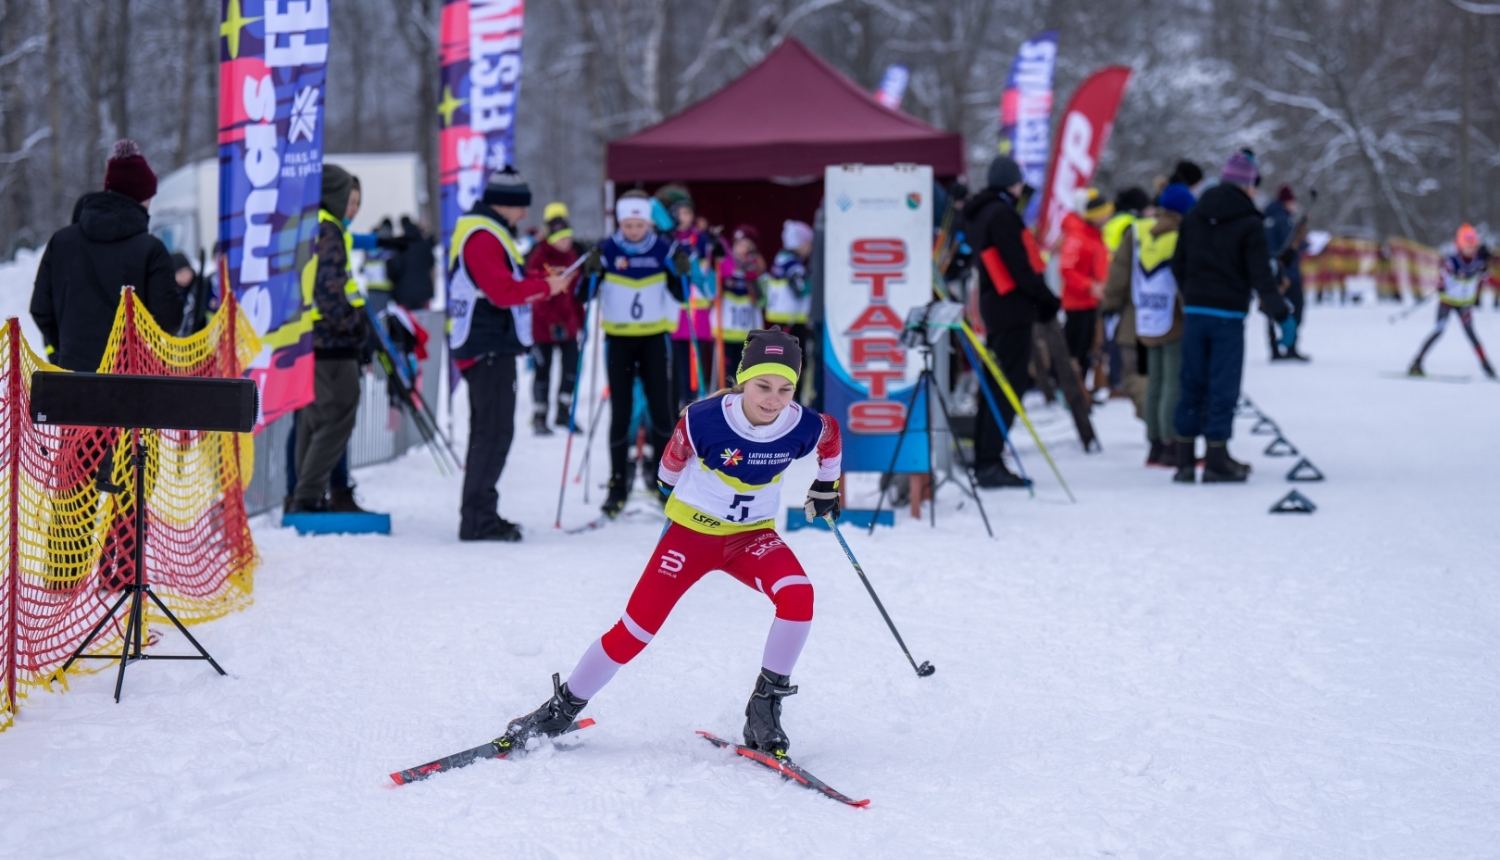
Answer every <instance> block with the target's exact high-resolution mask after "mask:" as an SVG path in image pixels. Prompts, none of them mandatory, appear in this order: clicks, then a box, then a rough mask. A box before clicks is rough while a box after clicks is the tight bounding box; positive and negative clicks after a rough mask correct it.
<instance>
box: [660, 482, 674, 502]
mask: <svg viewBox="0 0 1500 860" xmlns="http://www.w3.org/2000/svg"><path fill="white" fill-rule="evenodd" d="M656 489H657V491H658V492H660V493H661V503H662V504H666V503H667V499H670V498H672V491H673V490H675V489H676V487H673V486H672V485H671V484H669V483H667V482H666V481H663V480H662V479H661V478H657V479H656Z"/></svg>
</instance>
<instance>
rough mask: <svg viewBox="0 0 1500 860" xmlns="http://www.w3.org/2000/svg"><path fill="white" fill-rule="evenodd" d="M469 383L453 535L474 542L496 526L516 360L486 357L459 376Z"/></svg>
mask: <svg viewBox="0 0 1500 860" xmlns="http://www.w3.org/2000/svg"><path fill="white" fill-rule="evenodd" d="M464 381H465V382H467V383H468V384H469V450H468V452H467V453H466V454H465V456H464V489H463V502H462V505H461V507H460V508H459V514H460V519H459V525H458V535H459V537H461V538H468V539H472V538H478V537H482V536H483V535H485V534H486V533H488V532H490V531H493V530H494V529H496V528H498V527H499V526H500V490H499V487H498V485H499V483H500V474H501V473H502V472H504V471H505V458H506V457H508V456H510V443H511V441H512V440H514V439H515V436H516V357H515V356H514V355H498V354H495V353H491V354H489V355H486V356H484V357H483V358H480V359H479V360H478V361H476V362H475V363H474V364H473V365H471V366H470V367H469V368H468V369H467V370H465V371H464Z"/></svg>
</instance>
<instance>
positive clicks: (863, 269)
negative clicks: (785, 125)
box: [822, 165, 932, 472]
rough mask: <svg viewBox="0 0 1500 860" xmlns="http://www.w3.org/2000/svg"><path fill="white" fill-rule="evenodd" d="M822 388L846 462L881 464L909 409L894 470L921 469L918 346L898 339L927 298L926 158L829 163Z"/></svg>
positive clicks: (852, 467)
mask: <svg viewBox="0 0 1500 860" xmlns="http://www.w3.org/2000/svg"><path fill="white" fill-rule="evenodd" d="M823 187H824V200H825V201H826V203H825V207H824V209H825V211H826V213H827V216H826V217H827V222H826V227H825V229H824V242H823V247H824V255H823V260H824V263H823V266H824V268H823V274H824V280H823V283H824V294H823V338H822V344H823V391H824V405H825V407H826V409H827V411H828V414H830V415H832V416H833V417H834V418H836V419H838V422H839V424H840V425H841V426H842V427H843V429H844V469H845V470H847V471H850V472H884V471H885V470H886V469H887V468H889V467H890V465H891V455H892V454H893V453H894V452H895V448H896V437H897V436H898V435H899V434H900V433H901V425H902V424H903V423H904V422H905V421H906V417H907V412H908V410H910V411H911V425H910V427H909V428H908V430H907V435H906V440H905V441H904V442H902V443H901V459H900V461H899V462H897V464H896V471H898V472H927V471H928V469H929V461H928V451H927V407H926V403H925V399H926V398H925V396H924V398H923V399H922V400H919V401H917V402H915V403H913V402H912V400H913V397H912V395H913V393H914V391H915V388H916V383H917V378H918V376H919V375H920V374H921V372H922V360H921V356H919V355H917V354H914V353H908V352H907V350H906V349H904V348H903V347H902V346H901V345H900V337H901V330H902V327H903V325H904V323H905V319H906V314H907V312H908V311H910V310H911V309H912V308H916V307H921V306H923V305H925V304H927V303H928V302H929V301H931V299H932V168H931V167H928V166H926V165H899V166H894V167H872V166H868V165H846V166H840V167H829V168H827V170H826V172H825V174H824V186H823Z"/></svg>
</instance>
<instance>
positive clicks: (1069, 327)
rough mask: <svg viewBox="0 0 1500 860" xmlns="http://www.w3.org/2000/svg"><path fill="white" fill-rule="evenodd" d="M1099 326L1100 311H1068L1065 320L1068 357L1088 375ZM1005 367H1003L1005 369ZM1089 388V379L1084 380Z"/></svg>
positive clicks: (1085, 386)
mask: <svg viewBox="0 0 1500 860" xmlns="http://www.w3.org/2000/svg"><path fill="white" fill-rule="evenodd" d="M1098 326H1099V311H1097V310H1088V311H1068V318H1067V319H1066V320H1064V321H1063V340H1065V341H1067V343H1068V357H1069V358H1071V359H1073V360H1074V361H1076V362H1078V373H1079V375H1080V376H1084V377H1086V376H1087V375H1088V372H1089V367H1090V366H1091V365H1092V363H1093V358H1094V331H1095V329H1097V328H1098ZM1003 369H1004V368H1002V370H1003ZM1083 387H1084V388H1088V380H1087V379H1084V380H1083Z"/></svg>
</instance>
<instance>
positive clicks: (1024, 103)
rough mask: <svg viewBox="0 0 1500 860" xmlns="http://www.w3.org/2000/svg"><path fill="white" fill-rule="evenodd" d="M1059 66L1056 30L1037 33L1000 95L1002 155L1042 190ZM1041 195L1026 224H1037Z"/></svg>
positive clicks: (1028, 210) (1020, 52) (1025, 44)
mask: <svg viewBox="0 0 1500 860" xmlns="http://www.w3.org/2000/svg"><path fill="white" fill-rule="evenodd" d="M1056 67H1057V31H1056V30H1046V31H1044V32H1041V33H1037V34H1036V35H1035V36H1032V37H1031V38H1030V39H1027V40H1026V41H1025V42H1022V43H1021V48H1020V50H1018V51H1016V60H1015V62H1014V63H1012V64H1011V67H1010V77H1009V78H1006V80H1005V91H1004V92H1003V93H1001V95H1000V154H1001V155H1009V156H1010V157H1011V158H1014V159H1015V160H1016V163H1017V164H1019V165H1021V174H1022V175H1023V176H1025V177H1026V184H1027V185H1030V186H1031V187H1032V188H1041V187H1042V182H1043V180H1044V179H1045V178H1046V174H1047V146H1048V144H1049V143H1050V142H1051V140H1052V72H1053V70H1054V69H1055V68H1056ZM1037 198H1038V195H1032V198H1031V201H1032V202H1031V204H1030V205H1029V206H1027V207H1026V223H1027V224H1028V225H1031V224H1035V223H1036V216H1037V211H1038V209H1039V201H1038V199H1037Z"/></svg>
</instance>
